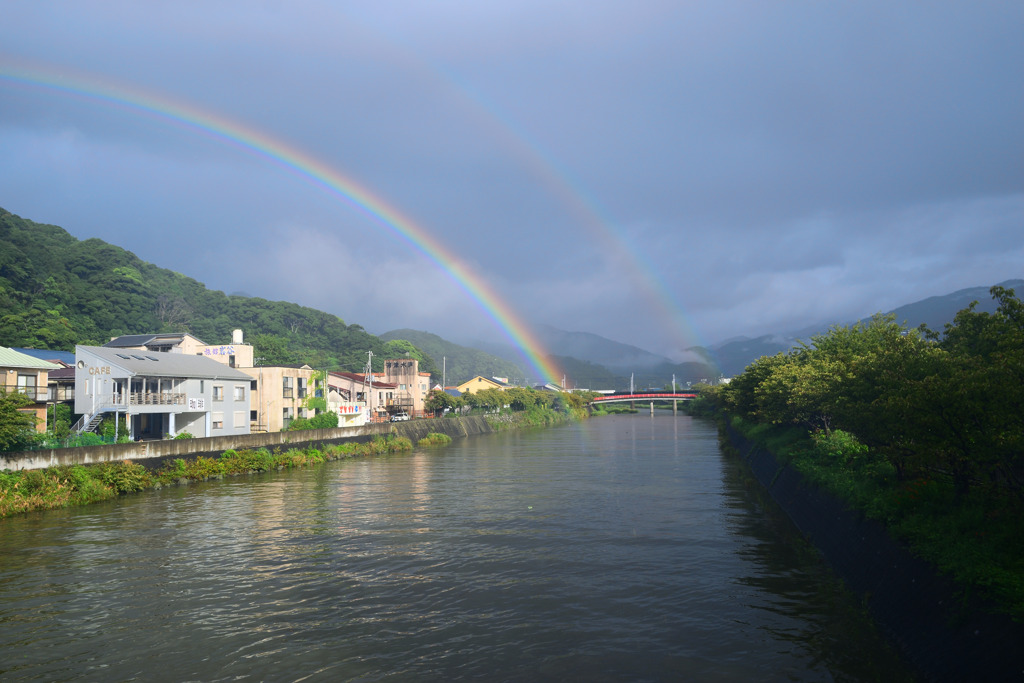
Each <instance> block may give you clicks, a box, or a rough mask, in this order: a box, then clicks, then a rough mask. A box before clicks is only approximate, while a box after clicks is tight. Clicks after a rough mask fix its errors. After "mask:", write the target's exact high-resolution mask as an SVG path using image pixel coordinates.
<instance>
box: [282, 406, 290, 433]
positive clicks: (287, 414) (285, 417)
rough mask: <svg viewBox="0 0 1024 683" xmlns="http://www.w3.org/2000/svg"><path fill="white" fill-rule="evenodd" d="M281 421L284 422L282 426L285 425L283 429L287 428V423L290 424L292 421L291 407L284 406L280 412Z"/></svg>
mask: <svg viewBox="0 0 1024 683" xmlns="http://www.w3.org/2000/svg"><path fill="white" fill-rule="evenodd" d="M281 421H282V422H284V427H285V429H287V428H288V425H290V424H291V423H292V409H291V408H285V409H284V411H283V412H282V413H281Z"/></svg>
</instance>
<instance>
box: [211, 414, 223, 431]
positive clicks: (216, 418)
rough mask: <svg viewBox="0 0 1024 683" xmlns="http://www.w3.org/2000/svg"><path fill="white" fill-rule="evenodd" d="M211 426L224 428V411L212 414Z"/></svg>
mask: <svg viewBox="0 0 1024 683" xmlns="http://www.w3.org/2000/svg"><path fill="white" fill-rule="evenodd" d="M213 428H214V429H224V413H214V414H213Z"/></svg>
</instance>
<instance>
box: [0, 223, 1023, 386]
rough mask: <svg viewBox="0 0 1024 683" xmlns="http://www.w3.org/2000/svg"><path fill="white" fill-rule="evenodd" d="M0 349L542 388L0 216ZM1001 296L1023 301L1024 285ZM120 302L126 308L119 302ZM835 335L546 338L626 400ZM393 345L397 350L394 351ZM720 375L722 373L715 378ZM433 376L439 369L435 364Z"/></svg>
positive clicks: (956, 306)
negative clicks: (422, 370) (369, 365)
mask: <svg viewBox="0 0 1024 683" xmlns="http://www.w3.org/2000/svg"><path fill="white" fill-rule="evenodd" d="M0 246H2V247H3V248H2V249H0V344H3V345H5V346H23V347H34V348H49V349H54V350H65V351H67V350H71V349H73V348H74V346H75V344H80V343H92V344H102V343H104V342H105V341H106V340H108V339H110V338H111V337H112V336H117V335H120V334H129V333H148V332H167V331H187V332H190V333H192V334H195V335H197V336H199V337H200V338H203V339H206V340H207V341H210V340H212V341H216V340H218V339H227V338H229V336H230V335H231V331H232V330H233V329H234V328H236V327H237V328H243V329H244V330H245V334H246V336H247V339H248V340H251V341H252V342H253V343H254V345H255V346H256V347H257V348H258V349H259V353H260V356H261V360H263V361H264V362H265V363H266V364H282V363H296V362H304V363H309V364H311V365H312V366H314V367H329V368H334V367H341V368H350V369H358V368H360V367H362V365H363V364H364V363H365V359H366V352H367V351H368V350H369V351H373V353H374V355H376V356H378V358H383V357H385V355H386V354H388V353H392V352H393V351H394V350H393V349H392V348H391V346H392V345H393V344H394V340H400V339H402V340H406V341H408V342H410V343H412V344H413V345H414V346H415V347H416V349H418V350H419V351H420V352H422V353H423V354H424V355H425V356H426V357H428V358H429V359H430V360H433V361H434V366H435V367H436V369H437V370H438V371H440V370H441V369H442V366H443V367H444V370H445V379H446V381H447V383H448V384H449V385H451V384H457V383H460V382H462V381H464V380H467V379H470V378H472V377H473V376H475V375H484V376H487V377H506V378H508V379H509V380H511V381H513V382H528V383H530V384H534V383H537V382H538V381H539V380H540V378H539V377H535V376H532V375H534V374H536V371H535V370H533V369H531V368H529V367H524V365H525V364H524V363H523V358H522V355H521V354H520V353H519V352H518V351H517V350H516V349H514V348H512V347H511V346H508V345H500V344H491V343H483V342H475V343H472V344H471V345H460V344H456V343H454V342H451V341H448V340H445V339H442V338H441V337H439V336H437V335H436V334H431V333H430V332H420V331H416V330H408V329H401V330H392V331H391V332H386V333H384V334H382V335H380V336H379V337H377V336H374V335H371V334H369V333H367V332H366V331H365V330H364V329H363V328H362V327H361V326H359V325H347V324H345V322H344V321H342V320H341V319H340V318H338V317H337V316H335V315H332V314H328V313H324V312H323V311H318V310H315V309H311V308H307V307H304V306H299V305H297V304H293V303H289V302H283V301H267V300H264V299H260V298H253V297H249V296H248V295H246V294H244V293H241V292H239V293H237V294H235V295H231V296H225V295H224V293H223V292H218V291H214V290H208V289H206V287H205V286H204V285H203V284H202V283H200V282H197V281H195V280H193V279H191V278H188V277H185V276H183V275H181V274H179V273H175V272H172V271H169V270H165V269H162V268H159V267H158V266H155V265H153V264H151V263H147V262H144V261H142V260H141V259H139V258H138V257H137V256H135V255H134V254H132V253H130V252H128V251H125V250H124V249H121V248H120V247H116V246H114V245H110V244H107V243H106V242H103V241H101V240H98V239H89V240H85V241H79V240H77V239H76V238H74V237H72V236H71V235H70V234H68V233H67V232H66V231H65V230H63V229H62V228H59V227H56V226H52V225H43V224H39V223H34V222H32V221H30V220H26V219H23V218H21V217H19V216H15V215H14V214H11V213H9V212H7V211H4V210H3V209H0ZM999 284H1000V285H1001V286H1003V287H1008V288H1014V289H1016V290H1018V291H1024V289H1022V288H1024V280H1007V281H1006V282H1001V283H999ZM989 289H990V288H989V287H970V288H967V289H961V290H958V291H956V292H953V293H951V294H946V295H944V296H933V297H929V298H927V299H924V300H922V301H918V302H915V303H911V304H907V305H904V306H900V307H899V308H896V309H894V310H893V311H892V313H893V314H895V316H896V320H897V321H899V322H905V323H906V324H907V326H908V327H917V326H919V325H921V324H924V325H927V326H928V327H929V328H931V329H933V330H935V331H939V332H941V331H942V329H943V328H944V326H945V324H946V323H949V322H951V321H952V320H953V318H954V316H955V315H956V313H957V312H958V311H960V310H962V309H963V308H966V307H967V306H968V305H969V304H970V303H971V302H972V301H978V310H980V311H988V312H991V311H994V310H995V307H996V304H995V302H994V301H993V300H992V298H991V297H990V296H989ZM112 292H116V293H117V295H116V296H111V293H112ZM829 327H830V325H829V324H825V323H823V324H821V325H820V326H811V327H808V328H804V329H803V330H799V331H797V332H791V333H785V334H782V333H777V332H776V333H771V334H765V335H763V336H760V337H755V338H738V339H731V340H728V341H726V342H722V343H720V344H717V345H715V346H712V347H709V348H703V347H694V348H692V349H689V350H690V351H692V352H695V353H697V354H699V355H702V356H704V357H706V358H708V361H707V362H703V363H701V362H689V363H673V362H672V361H671V360H670V359H668V358H665V357H663V356H659V355H657V354H654V353H651V352H649V351H647V350H645V349H641V348H639V347H636V346H631V345H629V344H622V343H620V342H616V341H612V340H610V339H607V338H605V337H602V336H600V335H597V334H593V333H590V332H567V331H565V330H560V329H557V328H555V327H550V326H545V327H541V328H540V329H539V330H538V336H539V337H540V341H541V343H542V344H543V346H544V347H545V348H546V349H547V350H548V352H549V353H550V354H552V356H553V360H554V361H555V362H556V363H557V364H558V365H559V366H560V367H561V368H562V369H563V370H564V372H565V375H566V378H567V380H568V383H569V385H570V386H571V387H582V388H589V389H611V388H625V387H628V386H629V385H630V380H631V379H632V381H633V383H634V386H636V387H643V388H647V387H664V386H668V385H669V384H670V383H671V381H672V378H673V376H674V377H675V379H676V382H677V384H678V385H682V386H685V385H686V383H694V382H699V381H707V380H709V379H714V378H716V377H717V376H718V375H719V373H721V374H724V375H725V376H733V375H736V374H738V373H740V372H742V370H743V368H745V367H746V366H747V365H748V364H750V362H752V361H753V360H755V359H757V358H759V357H760V356H764V355H774V354H776V353H779V352H780V351H786V350H788V349H790V348H792V347H793V346H794V345H796V344H797V343H798V340H801V339H802V340H807V339H809V338H810V337H812V336H814V335H815V334H822V333H825V332H827V331H828V329H829ZM388 342H391V343H392V344H391V345H389V344H388ZM716 365H717V369H716ZM427 367H429V363H428V364H427Z"/></svg>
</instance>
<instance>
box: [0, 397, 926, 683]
mask: <svg viewBox="0 0 1024 683" xmlns="http://www.w3.org/2000/svg"><path fill="white" fill-rule="evenodd" d="M0 680H4V681H12V680H46V681H65V680H67V681H70V680H75V681H79V680H95V681H132V680H145V681H151V680H166V681H185V680H198V681H229V680H231V681H238V680H267V681H300V680H303V681H380V680H387V681H405V680H415V681H442V680H443V681H449V680H496V681H497V680H504V681H564V680H576V681H676V680H687V681H749V680H780V681H831V680H843V681H862V680H863V681H870V680H885V681H899V680H910V677H909V675H908V674H907V671H906V669H905V667H904V665H903V664H901V663H900V661H899V659H898V658H897V657H896V656H895V655H894V654H893V653H892V651H891V650H890V649H889V648H888V647H886V645H885V644H884V643H883V642H882V641H881V640H880V638H879V636H878V635H877V634H876V632H875V629H874V628H873V627H872V625H871V623H870V622H869V621H868V620H867V618H866V617H865V616H864V614H863V611H862V610H861V609H860V608H859V606H858V605H857V603H856V601H855V600H853V598H852V597H851V596H849V595H848V594H847V593H846V592H845V591H844V590H843V589H842V587H841V584H840V583H839V582H838V581H837V580H836V579H835V578H834V576H833V575H832V574H831V573H830V572H829V571H828V569H827V568H826V567H825V566H824V565H823V563H822V561H821V560H820V559H819V557H818V555H817V554H816V553H815V552H814V551H813V550H812V549H811V548H809V547H808V546H807V545H806V544H805V543H804V542H803V541H802V540H801V539H800V537H799V535H798V534H797V532H796V531H795V530H794V529H793V528H792V527H791V525H790V524H789V523H788V522H787V520H785V519H784V518H783V517H781V516H780V514H779V513H778V512H777V510H775V509H774V507H773V506H772V504H771V503H770V502H769V501H766V500H765V499H764V498H763V496H762V494H761V492H760V491H759V489H758V488H757V486H756V485H752V484H751V483H750V482H749V480H748V479H747V477H746V476H745V475H744V474H743V471H742V468H741V467H740V465H738V464H737V463H735V462H734V461H732V460H730V459H729V458H727V457H726V456H723V455H722V453H721V452H720V450H719V448H718V445H717V439H716V433H715V429H714V427H713V425H711V424H709V423H706V422H703V421H700V420H695V419H692V418H689V417H685V416H682V415H680V416H678V417H673V416H672V415H671V413H668V412H667V411H659V414H657V415H656V416H654V417H651V416H648V415H622V416H611V417H600V418H594V419H591V420H587V421H585V422H582V423H576V424H569V425H564V426H560V427H555V428H551V429H540V430H525V431H518V432H506V433H501V434H493V435H486V436H480V437H470V438H467V439H463V440H460V441H456V442H454V443H453V444H452V445H450V446H448V447H444V448H418V449H416V450H414V451H412V452H410V453H403V454H396V455H390V456H382V457H373V458H364V459H354V460H345V461H339V462H333V463H328V464H326V465H324V466H320V467H315V468H311V469H306V470H298V471H287V472H280V473H272V474H267V475H259V476H251V477H240V478H234V479H227V480H224V481H215V482H209V483H205V484H199V485H195V486H187V487H172V488H169V489H163V490H160V491H153V492H147V493H143V494H139V495H133V496H124V497H121V498H119V499H117V500H116V501H112V502H108V503H102V504H97V505H93V506H89V507H85V508H78V509H72V510H62V511H54V512H46V513H37V514H31V515H27V516H23V517H15V518H10V519H6V520H0Z"/></svg>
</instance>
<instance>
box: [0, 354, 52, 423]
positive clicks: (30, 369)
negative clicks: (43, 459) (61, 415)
mask: <svg viewBox="0 0 1024 683" xmlns="http://www.w3.org/2000/svg"><path fill="white" fill-rule="evenodd" d="M60 367H61V366H60V365H58V364H56V363H50V362H48V361H45V360H40V359H38V358H33V357H32V356H29V355H28V354H24V353H21V352H20V351H15V350H14V349H9V348H7V347H6V346H0V375H2V379H0V387H3V389H4V391H5V392H6V393H15V392H17V393H19V394H23V395H25V396H27V397H28V398H30V399H32V403H31V404H30V405H28V406H26V407H25V408H22V409H21V412H24V413H30V414H32V415H33V416H35V418H36V431H38V432H45V431H46V404H47V400H48V397H49V389H48V386H47V385H48V382H49V373H50V372H51V371H53V370H58V369H59V368H60Z"/></svg>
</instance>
